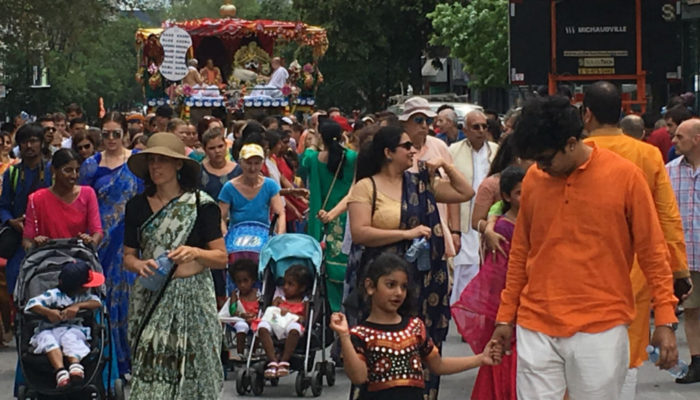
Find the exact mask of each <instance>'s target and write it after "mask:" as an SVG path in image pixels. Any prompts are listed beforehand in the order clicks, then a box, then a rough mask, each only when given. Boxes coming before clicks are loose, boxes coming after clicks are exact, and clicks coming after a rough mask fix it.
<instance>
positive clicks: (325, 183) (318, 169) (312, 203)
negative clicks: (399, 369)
mask: <svg viewBox="0 0 700 400" xmlns="http://www.w3.org/2000/svg"><path fill="white" fill-rule="evenodd" d="M319 131H320V132H321V137H322V138H323V145H324V150H323V151H320V152H319V151H317V150H313V149H307V150H306V151H305V152H304V155H303V156H302V160H301V165H300V168H299V175H300V176H301V178H302V179H304V180H306V181H307V185H308V189H309V193H310V196H309V215H311V216H315V217H316V218H313V217H311V218H309V225H308V226H309V228H308V234H309V235H311V236H313V237H314V238H316V240H319V241H320V240H322V239H323V237H324V235H325V240H326V257H325V259H326V270H327V271H328V281H327V282H326V287H327V291H328V301H329V303H330V306H331V310H332V311H333V312H336V311H340V306H341V304H342V301H343V282H344V280H345V269H346V265H347V262H348V256H347V255H346V254H344V253H343V252H342V251H341V247H342V244H343V236H344V235H345V223H346V210H347V199H346V196H347V195H348V192H349V191H350V187H351V186H352V183H353V180H354V176H355V160H357V153H356V152H354V151H352V150H350V149H346V148H344V147H343V146H342V145H341V144H340V142H341V139H342V134H343V129H342V128H341V127H340V125H338V123H336V122H335V121H326V122H323V123H322V124H321V126H320V127H319Z"/></svg>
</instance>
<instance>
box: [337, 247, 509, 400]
mask: <svg viewBox="0 0 700 400" xmlns="http://www.w3.org/2000/svg"><path fill="white" fill-rule="evenodd" d="M408 270H409V269H408V265H407V263H406V261H404V259H403V258H401V257H398V256H396V255H394V254H389V253H384V254H381V255H380V256H379V257H377V258H376V259H375V260H374V261H373V262H372V264H370V266H369V271H368V273H367V278H366V279H365V282H364V289H365V292H366V295H367V298H368V300H369V304H370V312H369V317H367V319H366V320H365V321H363V322H362V323H360V324H359V325H357V326H354V327H353V328H352V329H349V328H348V323H347V320H346V319H345V315H343V314H342V313H334V314H333V315H332V316H331V324H330V327H331V329H333V330H334V331H335V332H336V333H337V334H338V337H339V338H340V343H341V347H342V354H343V359H344V364H345V371H346V373H347V374H348V377H350V380H351V381H352V383H353V384H354V386H353V393H352V395H351V398H352V399H363V400H364V399H379V398H386V397H384V396H386V395H390V396H391V397H390V398H401V399H405V400H412V399H415V400H419V399H423V391H424V388H425V380H424V378H423V376H424V373H423V365H424V364H425V365H426V366H427V367H428V369H430V371H431V372H432V373H433V374H436V375H446V374H454V373H457V372H461V371H465V370H468V369H471V368H475V367H479V366H481V365H495V364H497V363H498V362H500V353H499V349H498V348H497V347H498V345H497V343H496V342H495V341H494V342H490V343H489V344H488V345H487V346H486V348H485V349H484V352H483V353H481V354H479V355H475V356H469V357H449V358H442V357H441V356H440V353H439V351H438V349H437V347H435V346H434V344H433V342H432V340H430V338H429V337H428V335H427V334H426V329H425V324H424V323H423V321H422V320H421V319H420V318H418V317H415V316H414V314H413V312H412V310H411V309H412V305H413V299H411V296H410V293H411V291H409V290H408V282H409V276H408Z"/></svg>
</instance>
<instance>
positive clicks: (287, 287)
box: [258, 265, 313, 378]
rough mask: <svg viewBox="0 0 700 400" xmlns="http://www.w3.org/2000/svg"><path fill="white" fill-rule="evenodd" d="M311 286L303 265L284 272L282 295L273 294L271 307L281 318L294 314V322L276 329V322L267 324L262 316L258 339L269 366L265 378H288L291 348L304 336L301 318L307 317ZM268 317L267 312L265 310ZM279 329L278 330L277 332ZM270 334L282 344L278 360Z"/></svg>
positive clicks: (309, 276)
mask: <svg viewBox="0 0 700 400" xmlns="http://www.w3.org/2000/svg"><path fill="white" fill-rule="evenodd" d="M312 284H313V277H312V276H311V273H310V272H309V269H308V268H307V267H306V266H304V265H292V266H291V267H289V268H288V269H287V270H286V271H285V273H284V284H283V285H282V291H281V293H275V296H276V297H275V298H274V299H273V301H272V306H274V307H278V308H279V312H280V316H282V317H285V316H286V315H287V314H288V313H292V314H294V315H296V316H297V317H298V318H297V320H296V321H293V322H289V323H288V324H287V325H286V326H285V327H284V328H281V327H279V326H275V322H274V321H273V322H271V321H269V320H268V319H267V318H265V316H263V320H262V321H260V323H259V324H258V336H259V337H260V342H261V343H262V346H263V349H265V354H266V355H267V359H268V364H267V369H266V370H265V378H277V377H283V376H287V375H289V360H290V359H291V358H292V354H293V353H294V349H296V347H297V344H298V343H299V338H300V337H301V335H302V334H303V333H304V318H305V317H306V314H307V307H308V298H307V297H306V294H307V291H308V290H309V289H310V288H311V285H312ZM266 314H268V310H266ZM280 328H281V329H280ZM272 332H274V333H275V336H276V337H277V339H279V340H280V341H284V349H283V351H282V355H281V357H278V356H277V354H276V352H275V345H274V343H273V341H272Z"/></svg>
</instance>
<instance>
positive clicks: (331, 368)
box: [324, 361, 335, 387]
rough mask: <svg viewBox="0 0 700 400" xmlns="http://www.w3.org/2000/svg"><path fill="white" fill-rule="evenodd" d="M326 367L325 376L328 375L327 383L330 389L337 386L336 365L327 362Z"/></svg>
mask: <svg viewBox="0 0 700 400" xmlns="http://www.w3.org/2000/svg"><path fill="white" fill-rule="evenodd" d="M324 365H325V371H324V373H325V375H326V383H327V384H328V387H331V386H333V385H335V364H333V362H331V361H326V363H325V364H324Z"/></svg>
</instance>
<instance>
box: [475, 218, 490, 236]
mask: <svg viewBox="0 0 700 400" xmlns="http://www.w3.org/2000/svg"><path fill="white" fill-rule="evenodd" d="M482 222H484V220H483V219H480V220H479V222H477V223H476V230H477V232H479V233H484V231H482V230H481V223H482ZM487 223H488V222H487Z"/></svg>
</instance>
